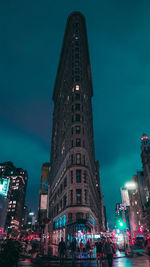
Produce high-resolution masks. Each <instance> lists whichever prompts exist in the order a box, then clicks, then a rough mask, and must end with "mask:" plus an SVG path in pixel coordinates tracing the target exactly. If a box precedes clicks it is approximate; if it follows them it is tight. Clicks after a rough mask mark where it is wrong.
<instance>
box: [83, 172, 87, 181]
mask: <svg viewBox="0 0 150 267" xmlns="http://www.w3.org/2000/svg"><path fill="white" fill-rule="evenodd" d="M83 181H84V183H85V184H86V183H87V171H84V172H83Z"/></svg>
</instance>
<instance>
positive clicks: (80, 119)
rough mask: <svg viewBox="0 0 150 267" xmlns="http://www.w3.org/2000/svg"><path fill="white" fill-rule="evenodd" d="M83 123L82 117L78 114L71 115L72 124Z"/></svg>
mask: <svg viewBox="0 0 150 267" xmlns="http://www.w3.org/2000/svg"><path fill="white" fill-rule="evenodd" d="M75 121H76V122H81V121H82V122H84V117H83V116H81V115H80V114H79V113H76V114H72V122H75Z"/></svg>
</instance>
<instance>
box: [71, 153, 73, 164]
mask: <svg viewBox="0 0 150 267" xmlns="http://www.w3.org/2000/svg"><path fill="white" fill-rule="evenodd" d="M71 164H73V154H72V155H71Z"/></svg>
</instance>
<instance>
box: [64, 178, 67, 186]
mask: <svg viewBox="0 0 150 267" xmlns="http://www.w3.org/2000/svg"><path fill="white" fill-rule="evenodd" d="M66 187H67V177H65V179H64V188H66Z"/></svg>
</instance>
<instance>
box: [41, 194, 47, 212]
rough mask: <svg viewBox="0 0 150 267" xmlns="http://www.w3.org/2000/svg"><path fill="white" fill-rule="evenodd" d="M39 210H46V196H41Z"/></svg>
mask: <svg viewBox="0 0 150 267" xmlns="http://www.w3.org/2000/svg"><path fill="white" fill-rule="evenodd" d="M40 209H41V210H46V209H47V195H41V207H40Z"/></svg>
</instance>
